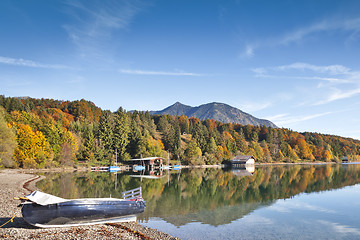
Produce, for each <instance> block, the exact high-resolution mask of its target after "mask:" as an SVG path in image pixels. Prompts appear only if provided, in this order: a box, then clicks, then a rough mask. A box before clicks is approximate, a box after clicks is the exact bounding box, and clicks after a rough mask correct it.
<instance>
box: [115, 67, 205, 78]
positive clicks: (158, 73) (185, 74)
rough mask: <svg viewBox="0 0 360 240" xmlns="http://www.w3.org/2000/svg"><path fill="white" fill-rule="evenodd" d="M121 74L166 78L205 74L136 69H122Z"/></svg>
mask: <svg viewBox="0 0 360 240" xmlns="http://www.w3.org/2000/svg"><path fill="white" fill-rule="evenodd" d="M119 72H121V73H126V74H135V75H166V76H195V77H199V76H204V75H203V74H198V73H190V72H183V71H174V72H164V71H144V70H136V69H120V70H119Z"/></svg>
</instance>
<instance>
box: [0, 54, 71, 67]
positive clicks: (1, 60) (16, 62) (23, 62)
mask: <svg viewBox="0 0 360 240" xmlns="http://www.w3.org/2000/svg"><path fill="white" fill-rule="evenodd" d="M0 63H2V64H7V65H13V66H20V67H33V68H52V69H64V68H69V67H67V66H63V65H56V64H44V63H39V62H34V61H31V60H25V59H22V58H18V59H16V58H8V57H2V56H0Z"/></svg>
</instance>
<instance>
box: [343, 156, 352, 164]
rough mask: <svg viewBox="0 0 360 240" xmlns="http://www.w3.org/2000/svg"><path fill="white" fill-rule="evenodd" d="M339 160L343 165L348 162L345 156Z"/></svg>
mask: <svg viewBox="0 0 360 240" xmlns="http://www.w3.org/2000/svg"><path fill="white" fill-rule="evenodd" d="M341 160H342V162H343V163H347V162H350V161H349V158H348V157H347V156H344V157H343V158H342V159H341Z"/></svg>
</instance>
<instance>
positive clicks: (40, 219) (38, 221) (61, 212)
mask: <svg viewBox="0 0 360 240" xmlns="http://www.w3.org/2000/svg"><path fill="white" fill-rule="evenodd" d="M20 199H21V200H22V201H23V203H22V210H21V212H22V215H23V218H24V219H25V221H26V222H28V223H29V224H31V225H33V226H36V227H68V226H79V225H92V224H99V223H105V222H124V221H132V220H134V219H135V220H136V216H135V214H138V213H141V212H143V211H144V210H145V206H146V201H144V199H143V198H142V196H141V188H136V189H132V190H130V191H126V192H123V198H122V199H117V198H82V199H63V198H59V197H56V196H53V195H50V194H46V193H43V192H39V191H35V192H32V193H30V194H29V195H27V196H25V197H23V198H20Z"/></svg>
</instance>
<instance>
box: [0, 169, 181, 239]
mask: <svg viewBox="0 0 360 240" xmlns="http://www.w3.org/2000/svg"><path fill="white" fill-rule="evenodd" d="M45 170H46V172H49V171H62V170H65V171H66V170H71V169H53V170H49V169H45ZM45 170H40V169H35V170H30V169H25V170H23V169H2V170H0V182H1V188H0V198H1V204H0V216H1V217H0V226H1V225H3V224H4V223H6V222H8V221H9V220H10V219H11V218H12V217H13V216H14V215H15V217H14V219H13V222H11V221H10V222H9V223H7V224H6V225H5V226H3V227H2V228H0V238H4V239H54V238H56V239H89V240H90V239H178V238H175V237H172V236H170V235H168V234H166V233H163V232H160V231H158V230H156V229H151V228H148V227H143V226H141V225H140V224H137V223H136V222H129V223H121V224H99V225H92V226H81V227H64V228H49V229H42V228H35V227H33V226H30V225H29V224H27V223H26V222H25V221H24V219H23V218H22V216H21V212H20V210H21V208H19V207H17V206H18V204H19V201H18V200H14V199H13V198H14V197H22V196H25V195H27V194H29V193H30V192H31V191H34V190H36V189H37V188H36V186H35V184H36V181H39V180H40V179H41V178H39V177H38V176H37V175H35V174H33V173H34V172H39V171H40V172H42V171H44V172H45ZM72 170H74V169H72Z"/></svg>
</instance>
